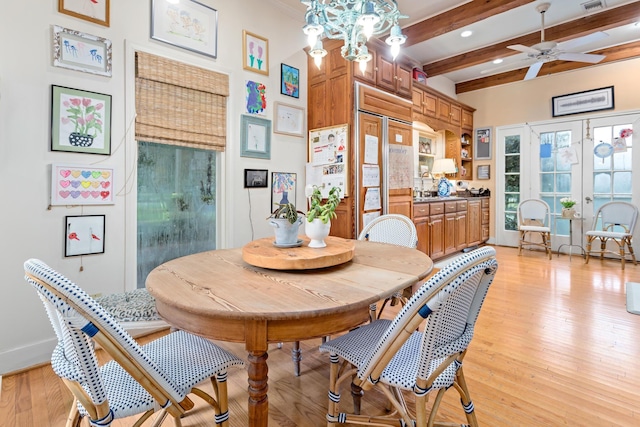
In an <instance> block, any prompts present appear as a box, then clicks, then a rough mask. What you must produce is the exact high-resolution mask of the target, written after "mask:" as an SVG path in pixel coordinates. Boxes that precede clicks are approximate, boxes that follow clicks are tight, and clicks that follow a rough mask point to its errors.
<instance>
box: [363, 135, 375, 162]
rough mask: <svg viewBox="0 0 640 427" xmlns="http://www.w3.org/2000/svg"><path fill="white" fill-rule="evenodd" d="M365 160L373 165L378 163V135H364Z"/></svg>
mask: <svg viewBox="0 0 640 427" xmlns="http://www.w3.org/2000/svg"><path fill="white" fill-rule="evenodd" d="M364 162H365V163H370V164H372V165H377V164H378V137H377V136H374V135H365V136H364Z"/></svg>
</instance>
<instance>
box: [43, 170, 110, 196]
mask: <svg viewBox="0 0 640 427" xmlns="http://www.w3.org/2000/svg"><path fill="white" fill-rule="evenodd" d="M114 203H115V202H114V197H113V168H104V167H95V166H91V165H69V164H62V163H54V164H52V165H51V205H52V206H59V205H113V204H114Z"/></svg>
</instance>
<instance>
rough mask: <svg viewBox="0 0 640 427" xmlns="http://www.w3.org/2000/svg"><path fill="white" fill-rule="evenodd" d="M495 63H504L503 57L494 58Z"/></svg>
mask: <svg viewBox="0 0 640 427" xmlns="http://www.w3.org/2000/svg"><path fill="white" fill-rule="evenodd" d="M493 63H494V64H502V59H500V58H498V59H494V60H493Z"/></svg>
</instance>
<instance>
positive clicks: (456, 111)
mask: <svg viewBox="0 0 640 427" xmlns="http://www.w3.org/2000/svg"><path fill="white" fill-rule="evenodd" d="M450 113H451V124H452V125H458V126H459V125H460V123H461V122H462V108H461V107H460V106H459V105H456V104H451V111H450Z"/></svg>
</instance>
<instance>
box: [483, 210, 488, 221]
mask: <svg viewBox="0 0 640 427" xmlns="http://www.w3.org/2000/svg"><path fill="white" fill-rule="evenodd" d="M482 224H489V210H484V209H483V210H482Z"/></svg>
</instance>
